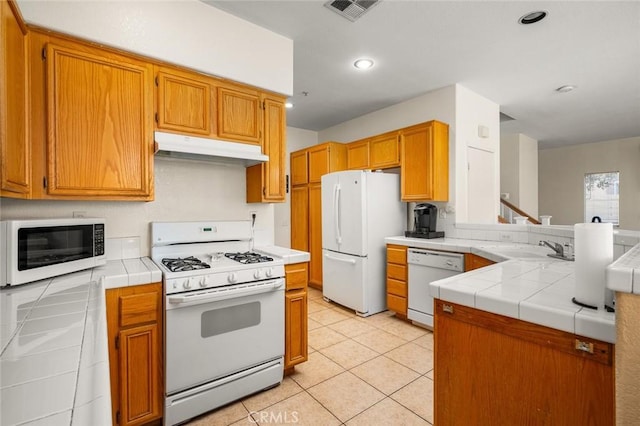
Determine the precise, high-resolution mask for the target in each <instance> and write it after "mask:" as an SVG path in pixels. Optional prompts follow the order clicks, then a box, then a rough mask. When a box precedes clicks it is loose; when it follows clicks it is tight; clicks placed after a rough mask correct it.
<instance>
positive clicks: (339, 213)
mask: <svg viewBox="0 0 640 426" xmlns="http://www.w3.org/2000/svg"><path fill="white" fill-rule="evenodd" d="M366 191H367V179H366V173H364V172H362V171H359V170H353V171H344V172H337V173H330V174H328V175H324V176H323V177H322V244H323V245H322V247H323V248H324V249H328V250H332V251H337V252H340V253H346V254H353V255H357V256H367V255H368V253H367V250H368V247H367V234H366V232H364V230H365V229H367V214H366V213H367V212H366V202H365V200H366V197H365V195H366Z"/></svg>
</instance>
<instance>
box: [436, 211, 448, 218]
mask: <svg viewBox="0 0 640 426" xmlns="http://www.w3.org/2000/svg"><path fill="white" fill-rule="evenodd" d="M438 216H439V217H440V219H446V218H447V211H446V210H445V209H438Z"/></svg>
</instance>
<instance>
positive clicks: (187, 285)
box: [182, 279, 191, 290]
mask: <svg viewBox="0 0 640 426" xmlns="http://www.w3.org/2000/svg"><path fill="white" fill-rule="evenodd" d="M182 287H183V288H184V289H185V290H189V289H190V288H191V280H189V279H186V280H184V282H183V283H182Z"/></svg>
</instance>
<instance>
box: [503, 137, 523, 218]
mask: <svg viewBox="0 0 640 426" xmlns="http://www.w3.org/2000/svg"><path fill="white" fill-rule="evenodd" d="M519 152H520V134H519V133H510V134H501V135H500V193H503V192H506V193H508V194H509V198H508V200H507V201H509V202H510V203H511V204H514V205H516V206H519V205H520V156H519Z"/></svg>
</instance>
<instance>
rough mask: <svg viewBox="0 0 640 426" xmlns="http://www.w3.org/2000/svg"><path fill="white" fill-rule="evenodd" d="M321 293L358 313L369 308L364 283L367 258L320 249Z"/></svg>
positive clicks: (364, 311) (365, 280)
mask: <svg viewBox="0 0 640 426" xmlns="http://www.w3.org/2000/svg"><path fill="white" fill-rule="evenodd" d="M322 257H323V258H322V275H323V281H322V295H323V296H324V297H326V298H328V299H330V300H332V301H334V302H336V303H339V304H340V305H342V306H346V307H347V308H351V309H354V310H355V311H357V312H360V313H366V312H367V311H368V310H369V309H368V306H366V305H367V303H366V294H365V291H366V289H365V286H364V283H365V282H367V277H366V271H367V260H368V259H367V258H366V257H358V256H350V255H345V254H341V253H335V252H332V251H328V250H322Z"/></svg>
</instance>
